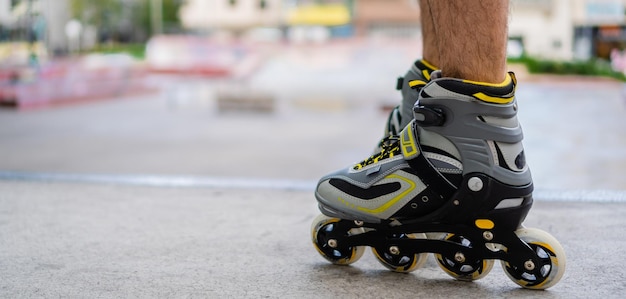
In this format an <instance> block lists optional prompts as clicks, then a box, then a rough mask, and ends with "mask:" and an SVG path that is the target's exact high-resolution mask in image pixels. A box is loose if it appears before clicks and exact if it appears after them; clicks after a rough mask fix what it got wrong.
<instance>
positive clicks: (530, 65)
mask: <svg viewBox="0 0 626 299" xmlns="http://www.w3.org/2000/svg"><path fill="white" fill-rule="evenodd" d="M509 62H511V63H521V64H524V65H525V66H526V68H527V69H528V71H529V72H530V73H532V74H558V75H584V76H601V77H609V78H615V79H618V80H621V81H626V76H625V75H624V74H623V73H621V72H616V71H614V70H613V69H612V68H611V64H610V63H609V62H608V61H606V60H603V59H599V58H593V59H590V60H586V61H580V60H575V61H556V60H545V59H538V58H533V57H528V56H525V57H521V58H514V59H512V58H510V59H509Z"/></svg>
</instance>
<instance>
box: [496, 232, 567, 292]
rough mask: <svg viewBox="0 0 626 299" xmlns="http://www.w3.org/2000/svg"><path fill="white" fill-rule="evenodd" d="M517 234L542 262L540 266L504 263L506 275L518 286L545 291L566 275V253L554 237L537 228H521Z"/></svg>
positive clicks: (530, 263) (529, 263)
mask: <svg viewBox="0 0 626 299" xmlns="http://www.w3.org/2000/svg"><path fill="white" fill-rule="evenodd" d="M515 234H516V235H517V236H518V237H519V238H520V239H521V240H522V241H524V242H525V243H526V244H528V246H530V247H531V248H532V249H533V250H534V251H535V253H536V254H537V257H538V258H539V259H540V260H541V264H540V265H536V264H534V263H532V262H528V263H524V264H523V265H512V264H510V263H509V262H506V261H502V262H501V263H502V268H504V272H505V273H506V275H507V276H508V277H509V278H510V279H511V280H512V281H514V282H515V283H517V284H518V285H520V286H522V287H524V288H527V289H538V290H543V289H547V288H549V287H551V286H553V285H555V284H556V283H557V282H559V280H561V277H563V273H565V262H566V258H565V251H564V250H563V247H562V246H561V244H560V243H559V241H557V240H556V239H555V238H554V237H553V236H552V235H550V234H549V233H547V232H544V231H542V230H540V229H536V228H521V229H518V230H516V231H515Z"/></svg>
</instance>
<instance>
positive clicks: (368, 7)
mask: <svg viewBox="0 0 626 299" xmlns="http://www.w3.org/2000/svg"><path fill="white" fill-rule="evenodd" d="M353 11H354V20H353V24H354V26H355V29H356V30H355V32H356V34H357V35H361V36H372V35H386V36H395V37H407V38H417V36H416V35H418V34H419V33H420V32H421V26H420V18H421V17H420V10H419V5H418V1H407V0H356V1H354V8H353Z"/></svg>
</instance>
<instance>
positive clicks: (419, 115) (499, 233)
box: [311, 73, 566, 289]
mask: <svg viewBox="0 0 626 299" xmlns="http://www.w3.org/2000/svg"><path fill="white" fill-rule="evenodd" d="M515 85H516V81H515V77H514V75H513V74H510V75H509V76H508V77H507V80H506V81H504V82H503V83H502V84H485V83H479V82H471V81H465V80H458V79H452V78H438V74H437V73H435V74H434V77H433V78H432V81H431V82H430V83H428V84H427V85H426V86H425V87H423V89H422V90H421V92H420V97H419V100H418V101H417V102H416V103H415V105H414V108H413V110H414V119H413V120H412V121H411V122H410V123H409V124H408V125H407V126H406V127H405V128H404V129H403V130H402V132H400V133H399V136H397V137H395V136H391V135H390V136H388V137H387V138H385V140H384V142H383V143H382V149H381V151H380V152H379V153H377V154H375V155H372V156H371V157H369V158H368V159H365V160H364V161H362V162H360V163H357V164H355V165H352V166H350V167H348V168H346V169H342V170H339V171H337V172H334V173H331V174H329V175H327V176H325V177H323V178H322V179H320V181H319V183H318V186H317V189H316V192H315V196H316V198H317V200H318V203H319V208H320V211H321V212H322V214H323V215H320V216H319V217H318V218H316V219H315V220H314V221H313V224H312V230H311V231H312V240H313V244H314V246H315V248H316V249H317V250H318V252H319V253H320V254H321V255H322V256H323V257H324V258H326V259H327V260H329V261H330V262H332V263H334V264H351V263H353V262H355V261H356V260H358V258H360V256H361V255H362V254H363V251H364V248H365V246H370V247H372V251H373V253H374V255H375V256H376V258H377V259H378V260H379V261H380V262H381V263H382V264H383V265H384V266H385V267H387V268H389V269H391V270H393V271H396V272H410V271H413V270H415V269H417V268H419V267H420V266H421V265H422V264H423V263H424V261H425V260H426V254H427V253H433V254H434V255H435V258H436V260H437V262H438V264H439V266H440V267H441V268H442V269H443V270H444V271H445V272H446V273H448V274H449V275H450V276H452V277H454V278H456V279H459V280H470V281H471V280H476V279H480V278H482V277H484V276H485V275H487V274H488V273H489V271H490V270H491V268H492V266H493V264H494V261H493V260H496V259H498V260H500V261H501V264H502V267H503V268H504V270H505V273H506V274H507V276H508V277H509V278H510V279H511V280H513V281H514V282H515V283H517V284H519V285H520V286H522V287H525V288H530V289H546V288H549V287H551V286H553V285H554V284H556V283H557V282H558V281H559V280H560V278H561V277H562V275H563V273H564V271H565V260H566V257H565V253H564V251H563V248H562V247H561V245H560V244H559V242H558V241H557V240H556V239H555V238H554V237H552V236H551V235H549V234H548V233H546V232H543V231H541V230H538V229H531V228H524V227H523V226H522V222H523V221H524V219H525V217H526V215H527V214H528V212H529V210H530V208H531V206H532V203H533V198H532V191H533V184H532V178H531V174H530V170H529V169H528V166H527V165H526V163H525V159H524V151H523V147H522V143H521V142H522V139H523V134H522V130H521V127H520V124H519V122H518V120H517V116H516V115H517V103H516V101H515V97H514V92H515Z"/></svg>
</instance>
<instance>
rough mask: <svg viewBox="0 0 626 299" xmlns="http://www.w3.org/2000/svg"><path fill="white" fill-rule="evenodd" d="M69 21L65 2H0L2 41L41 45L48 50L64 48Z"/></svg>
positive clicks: (45, 0) (12, 0)
mask: <svg viewBox="0 0 626 299" xmlns="http://www.w3.org/2000/svg"><path fill="white" fill-rule="evenodd" d="M69 19H70V13H69V5H68V0H0V27H2V30H3V31H4V39H5V40H11V41H18V42H19V41H22V42H41V43H43V44H45V45H46V47H47V48H48V49H49V50H54V49H64V48H65V47H66V45H67V37H66V34H65V25H66V24H67V22H68V21H69ZM0 40H1V39H0Z"/></svg>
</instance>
